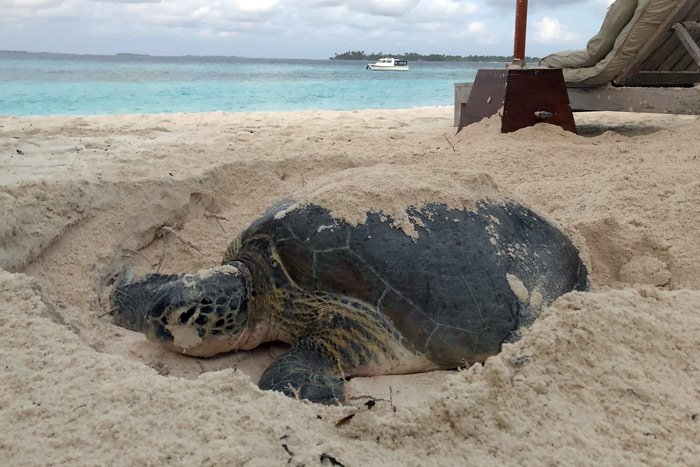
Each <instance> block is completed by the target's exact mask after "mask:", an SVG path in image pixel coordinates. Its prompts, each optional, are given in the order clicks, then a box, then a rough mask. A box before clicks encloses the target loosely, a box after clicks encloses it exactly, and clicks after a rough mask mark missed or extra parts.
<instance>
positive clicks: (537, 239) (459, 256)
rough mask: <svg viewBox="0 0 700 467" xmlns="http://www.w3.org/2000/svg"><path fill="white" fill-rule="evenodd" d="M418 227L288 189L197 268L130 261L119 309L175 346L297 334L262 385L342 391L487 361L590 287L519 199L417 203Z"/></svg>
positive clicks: (558, 237) (222, 346) (201, 348)
mask: <svg viewBox="0 0 700 467" xmlns="http://www.w3.org/2000/svg"><path fill="white" fill-rule="evenodd" d="M407 213H408V215H409V216H410V218H411V219H412V225H413V227H414V229H415V232H413V233H414V235H407V234H406V233H405V232H404V230H402V229H400V228H397V227H395V225H394V224H395V223H394V219H393V218H392V217H391V216H388V215H386V214H383V213H381V212H376V211H371V210H369V211H368V212H367V214H366V216H367V217H366V222H364V223H361V224H359V225H355V226H353V225H349V224H348V223H346V222H344V221H343V220H340V219H336V218H334V217H333V216H332V215H331V212H330V211H329V210H328V209H326V208H325V207H322V206H319V205H316V204H303V203H296V202H295V201H294V200H293V199H287V200H284V201H281V202H279V203H278V204H276V205H275V206H273V207H272V208H270V209H269V210H268V211H267V212H266V213H265V214H264V215H263V216H262V217H260V218H258V219H257V220H255V221H254V222H253V223H252V224H251V225H250V226H249V227H248V228H247V229H245V230H244V231H243V232H242V233H240V234H239V235H238V237H237V238H236V239H235V240H234V241H233V242H232V243H231V244H230V246H229V247H228V248H227V250H226V252H225V254H224V258H223V261H222V264H221V265H220V266H217V267H213V268H211V269H206V270H203V271H199V272H197V273H193V274H179V275H178V274H173V275H165V274H148V275H146V276H144V277H143V278H141V279H139V280H135V281H134V280H133V277H132V276H133V275H132V274H131V273H130V272H129V270H126V271H125V272H123V273H122V274H121V275H120V277H119V278H118V279H117V281H116V282H115V286H114V288H113V291H112V294H111V302H112V305H113V307H114V310H115V311H114V318H115V322H116V323H117V324H119V325H121V326H124V327H127V328H130V329H134V330H139V331H144V332H145V334H146V336H147V337H148V339H149V340H152V341H155V342H158V343H160V344H162V345H164V346H166V347H168V348H170V349H172V350H174V351H176V352H181V353H183V354H187V355H193V356H211V355H214V354H217V353H221V352H227V351H231V350H248V349H252V348H255V347H256V346H258V345H260V344H261V343H263V342H268V341H282V342H285V343H287V344H289V345H290V346H291V348H289V350H287V351H286V352H285V353H284V354H283V355H281V356H280V357H279V358H278V359H277V360H276V361H274V362H273V363H272V364H271V365H270V366H269V367H268V368H267V369H266V370H265V372H264V373H263V375H262V377H261V378H260V381H259V387H260V388H262V389H272V390H276V391H281V392H283V393H285V394H287V395H290V396H294V397H299V398H302V399H308V400H310V401H313V402H320V403H325V404H332V403H338V402H342V401H343V400H344V387H343V383H344V378H346V377H349V376H356V375H380V374H401V373H415V372H423V371H429V370H434V369H449V368H456V367H459V366H461V365H463V364H465V362H469V363H474V362H483V361H484V360H485V359H486V358H487V357H489V356H490V355H493V354H496V353H498V352H499V350H500V348H501V344H502V343H503V342H504V341H508V340H509V339H513V338H514V336H516V334H517V332H518V330H519V329H520V328H521V327H522V326H527V325H529V324H530V323H531V322H532V320H533V319H535V318H536V317H537V315H538V314H539V311H540V310H541V309H542V308H543V307H546V306H547V305H549V304H550V303H552V302H553V301H554V300H555V299H556V298H557V297H559V296H560V295H562V294H564V293H566V292H569V291H572V290H585V289H586V288H587V287H588V280H587V270H586V267H585V265H584V264H583V262H582V261H581V259H580V257H579V253H578V251H577V250H576V248H575V247H574V246H573V245H572V243H571V242H570V240H569V239H568V238H567V237H566V236H565V235H564V233H562V231H561V230H559V229H558V228H557V227H555V226H554V225H552V224H551V223H550V222H548V221H547V220H545V219H544V218H543V217H542V216H540V215H538V214H536V213H535V212H533V211H532V210H531V209H529V208H527V207H525V206H523V205H522V204H519V203H517V202H515V201H500V202H493V201H489V200H482V201H479V202H477V203H476V204H475V206H474V207H473V208H471V209H456V208H452V207H449V206H447V205H444V204H439V203H436V204H430V205H427V206H425V207H423V208H421V209H417V208H409V209H408V210H407Z"/></svg>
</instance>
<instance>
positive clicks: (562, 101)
mask: <svg viewBox="0 0 700 467" xmlns="http://www.w3.org/2000/svg"><path fill="white" fill-rule="evenodd" d="M507 79H508V81H507V85H506V94H505V100H504V103H503V117H502V118H501V133H510V132H513V131H517V130H519V129H521V128H525V127H528V126H533V125H536V124H537V123H549V124H551V125H557V126H560V127H562V128H563V129H564V130H566V131H571V132H573V133H576V123H575V122H574V115H573V114H572V113H571V106H570V105H569V95H568V93H567V90H566V83H565V82H564V75H563V74H562V71H561V70H560V69H558V68H531V69H524V70H516V69H512V70H508V77H507ZM474 92H475V93H476V92H477V91H476V90H475V91H474Z"/></svg>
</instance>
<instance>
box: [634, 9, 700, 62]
mask: <svg viewBox="0 0 700 467" xmlns="http://www.w3.org/2000/svg"><path fill="white" fill-rule="evenodd" d="M699 14H700V4H695V6H694V7H693V8H692V9H691V10H689V11H687V13H685V16H684V19H688V18H695V17H696V15H699ZM661 40H662V42H663V45H662V46H661V47H660V48H659V50H658V51H657V52H656V53H655V54H653V55H652V56H651V57H650V58H649V60H647V61H646V63H644V65H642V67H641V68H640V71H671V70H676V71H682V70H683V68H682V67H681V66H682V65H680V62H682V61H683V59H684V58H685V57H686V56H687V54H688V53H687V51H686V50H685V48H684V47H683V45H682V44H681V42H680V41H679V40H678V38H677V37H676V34H675V33H674V32H673V25H671V27H669V28H668V31H667V35H666V36H665V37H663V38H662V39H661Z"/></svg>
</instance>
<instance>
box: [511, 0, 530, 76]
mask: <svg viewBox="0 0 700 467" xmlns="http://www.w3.org/2000/svg"><path fill="white" fill-rule="evenodd" d="M517 2H518V3H517V4H516V5H515V44H514V46H513V65H516V66H525V35H526V31H527V0H517Z"/></svg>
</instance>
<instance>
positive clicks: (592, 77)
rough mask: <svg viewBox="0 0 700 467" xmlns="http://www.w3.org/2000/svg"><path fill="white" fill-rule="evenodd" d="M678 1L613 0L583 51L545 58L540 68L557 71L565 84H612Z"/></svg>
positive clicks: (559, 53)
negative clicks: (600, 25)
mask: <svg viewBox="0 0 700 467" xmlns="http://www.w3.org/2000/svg"><path fill="white" fill-rule="evenodd" d="M678 2H679V0H617V1H616V2H615V3H613V4H612V5H611V6H610V9H609V10H608V13H607V15H606V16H605V20H604V21H603V25H602V27H601V28H600V31H599V32H598V34H596V35H595V36H594V37H593V38H592V39H591V40H590V41H588V44H587V46H586V49H584V50H575V51H571V50H567V51H563V52H558V53H555V54H551V55H548V56H547V57H545V58H543V59H542V60H541V61H540V66H543V67H547V68H561V69H562V71H563V73H564V80H565V81H566V82H567V83H568V84H577V85H582V86H597V85H601V84H606V83H610V82H614V81H615V78H616V77H617V76H618V75H620V74H621V73H622V72H623V71H624V70H625V69H626V68H627V66H629V65H630V64H631V62H632V61H633V60H634V58H635V57H636V55H637V52H639V50H640V49H641V48H642V46H643V45H644V44H645V43H646V41H647V40H648V39H649V38H650V37H651V35H652V34H653V33H654V31H656V30H657V28H658V27H659V25H660V24H661V23H662V22H663V21H664V20H665V19H667V18H668V15H670V14H671V13H672V12H673V11H675V10H676V8H677V7H678Z"/></svg>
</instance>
